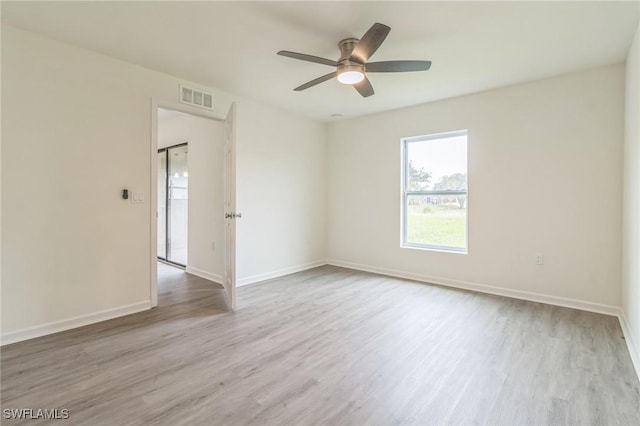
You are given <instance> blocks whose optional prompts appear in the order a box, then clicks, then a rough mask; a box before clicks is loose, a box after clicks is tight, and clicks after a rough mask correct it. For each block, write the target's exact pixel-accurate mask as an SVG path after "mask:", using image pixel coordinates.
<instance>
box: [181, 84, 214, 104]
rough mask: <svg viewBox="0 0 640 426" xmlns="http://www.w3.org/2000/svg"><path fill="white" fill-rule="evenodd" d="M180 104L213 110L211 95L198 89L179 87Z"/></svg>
mask: <svg viewBox="0 0 640 426" xmlns="http://www.w3.org/2000/svg"><path fill="white" fill-rule="evenodd" d="M180 102H182V103H184V104H189V105H193V106H197V107H200V108H206V109H213V95H212V94H211V93H207V92H204V91H202V90H200V89H194V88H192V87H187V86H183V85H180Z"/></svg>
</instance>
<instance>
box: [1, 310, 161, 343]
mask: <svg viewBox="0 0 640 426" xmlns="http://www.w3.org/2000/svg"><path fill="white" fill-rule="evenodd" d="M148 309H151V301H150V300H147V301H144V302H139V303H134V304H131V305H126V306H121V307H119V308H112V309H105V310H104V311H99V312H94V313H91V314H87V315H81V316H78V317H74V318H69V319H65V320H61V321H54V322H49V323H46V324H42V325H38V326H35V327H29V328H25V329H22V330H18V331H10V332H8V333H2V337H1V342H0V345H1V346H4V345H9V344H11V343H16V342H22V341H23V340H29V339H34V338H36V337H41V336H46V335H48V334H53V333H58V332H60V331H66V330H71V329H72V328H78V327H82V326H85V325H89V324H93V323H96V322H101V321H106V320H110V319H113V318H117V317H122V316H125V315H130V314H135V313H136V312H141V311H146V310H148Z"/></svg>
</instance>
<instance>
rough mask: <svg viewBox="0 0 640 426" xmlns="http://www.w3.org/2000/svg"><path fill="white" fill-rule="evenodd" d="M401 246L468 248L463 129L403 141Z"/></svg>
mask: <svg viewBox="0 0 640 426" xmlns="http://www.w3.org/2000/svg"><path fill="white" fill-rule="evenodd" d="M402 158H403V179H402V204H403V206H402V216H403V218H402V246H403V247H415V248H426V249H435V250H445V251H454V252H461V253H466V252H467V131H466V130H463V131H458V132H450V133H440V134H437V135H428V136H417V137H412V138H405V139H403V140H402Z"/></svg>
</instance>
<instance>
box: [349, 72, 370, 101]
mask: <svg viewBox="0 0 640 426" xmlns="http://www.w3.org/2000/svg"><path fill="white" fill-rule="evenodd" d="M353 87H355V88H356V90H357V91H358V93H360V94H361V95H362V97H363V98H368V97H369V96H371V95H373V94H374V93H375V92H374V91H373V86H372V85H371V82H370V81H369V79H368V78H367V77H366V76H365V78H364V79H363V80H362V81H361V82H360V83H356V84H354V85H353Z"/></svg>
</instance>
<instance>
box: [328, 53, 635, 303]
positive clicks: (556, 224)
mask: <svg viewBox="0 0 640 426" xmlns="http://www.w3.org/2000/svg"><path fill="white" fill-rule="evenodd" d="M623 107H624V68H623V66H621V65H614V66H608V67H603V68H598V69H593V70H589V71H585V72H580V73H575V74H570V75H565V76H560V77H556V78H550V79H546V80H541V81H536V82H531V83H528V84H522V85H518V86H513V87H507V88H503V89H498V90H493V91H489V92H484V93H479V94H474V95H470V96H464V97H460V98H454V99H449V100H444V101H440V102H435V103H430V104H425V105H420V106H415V107H411V108H405V109H402V110H397V111H391V112H386V113H381V114H376V115H373V116H368V117H363V118H356V119H352V120H345V121H341V122H335V123H332V124H331V125H330V126H329V129H328V141H329V152H328V179H329V198H328V221H329V222H328V227H329V228H328V229H329V238H328V249H329V258H330V259H331V260H332V263H336V264H342V265H346V266H355V267H359V268H368V269H372V270H378V271H383V272H384V271H387V272H391V273H396V274H403V275H405V276H412V277H416V278H420V279H425V280H427V281H435V282H442V283H449V284H452V285H463V286H467V287H469V286H471V287H472V286H473V285H476V284H480V285H488V286H494V287H499V288H502V289H509V290H516V291H520V292H532V293H541V294H544V295H549V296H553V297H560V298H570V299H577V300H580V301H585V302H588V304H589V307H590V308H596V309H598V308H600V306H599V305H598V304H603V305H607V306H604V307H601V308H603V309H602V310H604V311H615V309H616V308H614V307H615V306H619V304H620V261H621V249H620V241H621V204H622V197H621V195H622V194H621V189H620V188H621V185H622V173H621V165H622V141H623V117H624V112H623ZM462 129H468V130H469V136H468V164H469V165H468V167H469V210H468V211H469V254H468V255H463V254H452V253H443V252H436V251H426V250H417V249H405V248H401V247H400V203H401V198H400V139H401V138H402V137H406V136H416V135H426V134H432V133H440V132H447V131H452V130H462ZM535 253H542V254H543V255H544V265H543V266H536V265H535V261H534V254H535ZM524 295H525V294H523V293H520V294H519V296H524ZM591 304H596V305H591Z"/></svg>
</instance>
